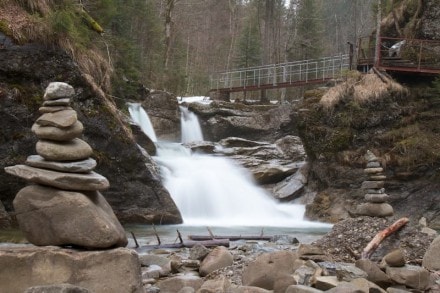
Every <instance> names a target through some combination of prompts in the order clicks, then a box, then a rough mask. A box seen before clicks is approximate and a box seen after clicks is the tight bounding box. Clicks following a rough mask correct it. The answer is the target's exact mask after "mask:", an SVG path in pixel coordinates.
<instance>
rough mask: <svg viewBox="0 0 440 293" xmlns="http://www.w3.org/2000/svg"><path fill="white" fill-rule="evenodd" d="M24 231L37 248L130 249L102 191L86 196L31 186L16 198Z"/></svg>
mask: <svg viewBox="0 0 440 293" xmlns="http://www.w3.org/2000/svg"><path fill="white" fill-rule="evenodd" d="M13 204H14V209H15V212H16V216H17V220H18V223H19V225H20V229H21V230H22V231H23V233H24V235H25V237H26V238H27V240H29V242H31V243H32V244H35V245H39V246H40V245H76V246H81V247H86V248H110V247H115V246H126V245H127V237H126V235H125V231H124V229H123V228H122V226H121V224H120V223H119V221H118V219H117V218H116V217H115V215H114V213H113V210H112V209H111V207H110V205H109V204H108V203H107V201H106V200H105V199H104V197H103V196H102V195H101V194H100V193H99V192H96V191H94V192H88V193H86V194H83V193H79V192H73V191H62V190H57V189H54V188H51V187H45V186H40V185H31V186H27V187H25V188H23V189H21V190H20V191H19V192H18V194H17V196H16V197H15V199H14V202H13Z"/></svg>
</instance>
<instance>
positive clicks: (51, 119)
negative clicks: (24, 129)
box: [35, 110, 78, 128]
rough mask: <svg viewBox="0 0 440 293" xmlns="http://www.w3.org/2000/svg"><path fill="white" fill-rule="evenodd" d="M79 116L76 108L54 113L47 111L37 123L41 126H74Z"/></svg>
mask: <svg viewBox="0 0 440 293" xmlns="http://www.w3.org/2000/svg"><path fill="white" fill-rule="evenodd" d="M76 121H78V117H77V116H76V111H75V110H62V111H57V112H53V113H45V114H43V115H41V116H40V117H39V118H38V119H37V121H36V122H35V123H36V124H38V125H40V126H54V127H58V128H66V127H69V126H72V125H73V124H74V123H75V122H76Z"/></svg>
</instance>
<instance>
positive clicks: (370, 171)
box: [356, 150, 394, 217]
mask: <svg viewBox="0 0 440 293" xmlns="http://www.w3.org/2000/svg"><path fill="white" fill-rule="evenodd" d="M365 159H366V160H367V166H366V168H365V169H364V173H365V174H367V175H368V180H367V181H364V182H362V186H361V188H362V189H366V190H367V193H366V194H365V197H364V199H365V201H366V203H363V204H360V205H359V206H358V207H357V209H356V214H357V215H360V216H371V217H388V216H392V215H393V214H394V210H393V207H392V206H391V205H390V204H388V203H387V202H388V200H389V196H388V194H386V193H385V188H384V186H385V179H386V176H385V174H384V173H383V168H382V167H381V165H380V162H379V160H378V159H377V157H376V156H375V155H374V154H373V152H371V151H369V150H368V151H367V154H366V155H365Z"/></svg>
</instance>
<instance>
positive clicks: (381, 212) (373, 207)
mask: <svg viewBox="0 0 440 293" xmlns="http://www.w3.org/2000/svg"><path fill="white" fill-rule="evenodd" d="M354 214H356V215H358V216H370V217H389V216H392V215H393V214H394V210H393V207H392V206H391V205H390V204H388V203H370V202H367V203H362V204H360V205H358V206H357V207H356V211H355V212H354Z"/></svg>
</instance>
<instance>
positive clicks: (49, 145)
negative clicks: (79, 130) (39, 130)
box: [36, 138, 93, 161]
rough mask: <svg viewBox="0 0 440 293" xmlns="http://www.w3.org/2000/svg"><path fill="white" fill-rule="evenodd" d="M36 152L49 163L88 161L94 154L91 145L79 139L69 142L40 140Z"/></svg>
mask: <svg viewBox="0 0 440 293" xmlns="http://www.w3.org/2000/svg"><path fill="white" fill-rule="evenodd" d="M36 150H37V153H38V154H39V155H40V156H42V157H43V158H45V159H46V160H49V161H78V160H84V159H87V158H88V157H90V156H91V155H92V154H93V150H92V148H91V147H90V145H89V144H88V143H87V142H85V141H84V140H82V139H79V138H75V139H73V140H71V141H68V142H52V141H48V140H39V141H38V142H37V144H36Z"/></svg>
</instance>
